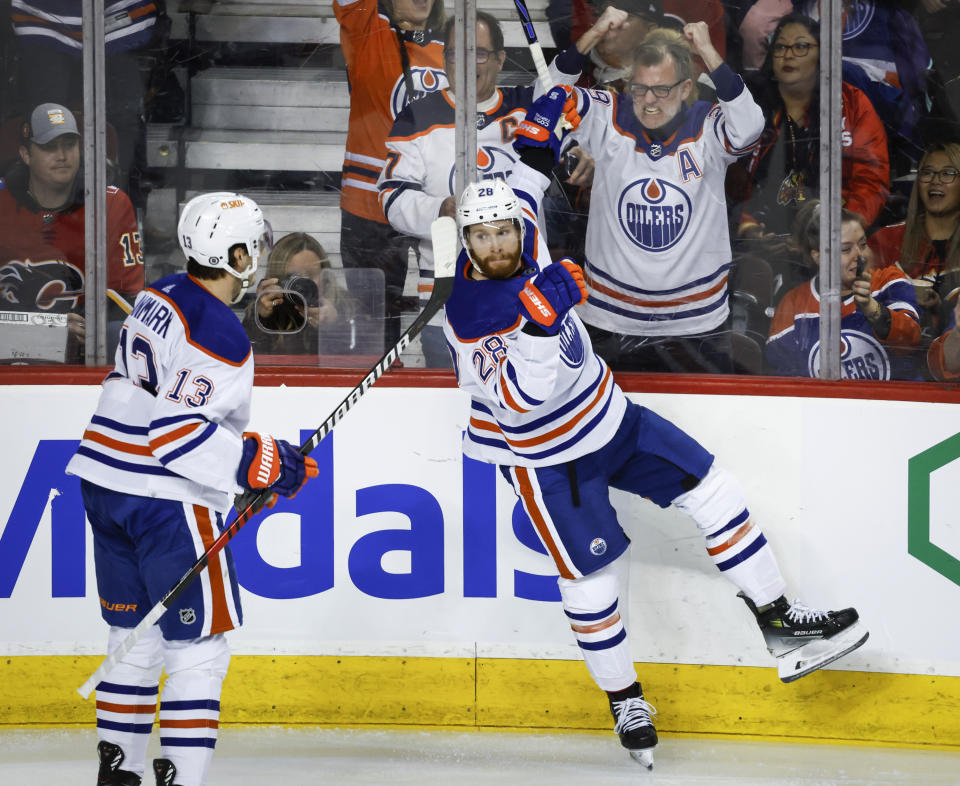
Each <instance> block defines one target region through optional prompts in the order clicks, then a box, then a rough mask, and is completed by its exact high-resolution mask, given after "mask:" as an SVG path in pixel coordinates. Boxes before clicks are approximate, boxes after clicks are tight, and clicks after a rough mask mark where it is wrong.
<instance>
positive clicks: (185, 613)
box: [180, 609, 197, 625]
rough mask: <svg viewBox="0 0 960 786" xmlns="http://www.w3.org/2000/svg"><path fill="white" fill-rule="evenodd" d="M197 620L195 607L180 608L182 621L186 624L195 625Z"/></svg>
mask: <svg viewBox="0 0 960 786" xmlns="http://www.w3.org/2000/svg"><path fill="white" fill-rule="evenodd" d="M196 621H197V613H196V612H195V611H194V610H193V609H180V622H182V623H183V624H184V625H193V623H194V622H196Z"/></svg>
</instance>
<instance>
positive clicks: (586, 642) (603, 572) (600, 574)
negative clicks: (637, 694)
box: [557, 556, 637, 691]
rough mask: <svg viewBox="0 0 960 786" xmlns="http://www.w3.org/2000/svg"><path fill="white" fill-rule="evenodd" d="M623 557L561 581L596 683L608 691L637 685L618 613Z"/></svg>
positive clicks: (571, 619) (565, 602) (567, 609)
mask: <svg viewBox="0 0 960 786" xmlns="http://www.w3.org/2000/svg"><path fill="white" fill-rule="evenodd" d="M623 559H625V557H624V556H621V557H619V558H618V559H616V560H614V561H613V562H612V563H611V564H609V565H607V566H605V567H603V568H601V569H600V570H598V571H596V572H595V573H591V574H589V575H587V576H583V577H582V578H579V579H564V578H561V579H558V580H557V583H558V585H559V587H560V595H561V597H562V598H563V610H564V612H565V613H566V615H567V619H568V620H569V622H570V627H571V628H572V629H573V635H574V636H575V637H576V639H577V644H579V645H580V652H582V653H583V660H584V663H586V665H587V670H588V671H589V672H590V676H591V677H593V680H594V682H596V683H597V685H598V686H599V687H600V688H601V690H605V691H617V690H623V689H624V688H626V687H629V686H630V685H632V684H633V683H634V682H636V681H637V672H636V669H635V668H634V666H633V660H632V659H631V658H630V647H629V644H628V642H627V631H626V629H625V628H624V626H623V620H622V619H621V617H620V611H619V605H620V601H619V589H620V588H619V565H620V563H621V560H623Z"/></svg>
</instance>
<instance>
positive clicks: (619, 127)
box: [572, 22, 763, 371]
mask: <svg viewBox="0 0 960 786" xmlns="http://www.w3.org/2000/svg"><path fill="white" fill-rule="evenodd" d="M692 55H699V56H700V57H701V58H702V59H703V61H704V63H705V64H706V66H707V68H708V69H710V79H711V80H712V82H713V84H714V86H715V88H716V93H717V99H718V103H717V104H712V105H711V104H708V103H706V102H699V101H698V102H695V103H693V104H692V105H691V106H689V107H687V106H686V105H685V101H686V100H687V99H688V97H689V96H690V95H691V92H692V90H693V89H694V82H693V78H692V77H693V70H692V69H693V66H692ZM629 89H630V92H629V93H625V94H620V93H609V92H606V91H603V90H583V89H581V88H578V89H577V94H578V104H579V110H580V114H581V115H582V117H583V122H582V123H581V124H580V127H579V128H578V129H577V131H576V132H575V133H574V134H573V135H572V136H573V138H574V139H576V140H577V141H579V142H580V144H581V145H582V146H583V147H585V148H587V149H588V150H589V151H590V152H591V153H592V154H593V155H594V157H595V158H596V174H595V176H594V185H593V191H592V194H591V197H590V212H589V218H588V221H587V235H586V259H585V261H584V278H585V280H586V282H587V287H588V289H589V291H590V295H589V297H588V299H587V302H586V303H584V304H583V305H582V306H581V307H580V308H579V309H578V313H579V314H580V316H581V318H582V319H583V321H584V322H586V323H587V325H588V329H589V330H590V334H591V336H592V337H593V339H594V346H595V348H596V349H597V352H599V353H600V354H601V355H602V356H603V357H604V358H605V359H606V360H607V361H608V362H610V363H611V364H613V365H614V367H615V368H623V369H629V370H679V371H694V370H696V371H728V370H730V367H731V361H730V356H729V338H728V334H727V331H726V330H725V323H726V321H727V316H728V314H729V307H728V302H727V276H728V273H729V270H730V259H731V252H730V240H729V235H728V229H727V208H726V199H725V194H724V180H725V177H726V170H727V167H728V166H729V165H730V164H732V163H733V162H734V161H735V160H736V159H737V157H738V156H741V155H744V154H745V153H747V152H749V150H750V149H751V147H752V146H753V145H754V143H755V142H756V140H757V137H758V136H759V135H760V132H761V131H762V129H763V115H762V113H761V111H760V107H759V106H757V104H756V102H755V101H754V100H753V97H752V96H751V95H750V92H749V91H748V90H747V89H746V87H745V85H744V83H743V80H742V79H741V78H740V77H739V76H738V75H737V74H735V73H734V72H733V71H732V70H731V69H730V68H729V66H727V65H726V63H724V61H723V59H722V58H721V57H720V55H719V54H718V52H717V51H716V49H715V48H714V47H713V44H712V43H711V42H710V31H709V28H708V27H707V25H706V23H704V22H695V23H691V24H687V25H685V26H684V28H683V33H682V34H681V33H678V32H676V31H673V30H666V29H657V30H654V31H653V32H651V33H650V34H649V35H648V36H647V37H646V38H645V39H644V42H643V43H642V44H641V45H640V46H639V47H638V48H637V50H636V53H635V56H634V64H633V73H632V76H631V81H630V86H629Z"/></svg>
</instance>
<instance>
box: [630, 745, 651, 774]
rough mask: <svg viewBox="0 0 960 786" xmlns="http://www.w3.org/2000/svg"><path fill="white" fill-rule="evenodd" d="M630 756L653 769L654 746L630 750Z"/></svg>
mask: <svg viewBox="0 0 960 786" xmlns="http://www.w3.org/2000/svg"><path fill="white" fill-rule="evenodd" d="M630 758H631V759H633V760H634V761H635V762H637V764H640V765H642V766H644V767H646V768H647V769H648V770H652V769H653V748H640V749H638V750H633V751H630Z"/></svg>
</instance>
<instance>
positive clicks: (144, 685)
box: [97, 625, 163, 776]
mask: <svg viewBox="0 0 960 786" xmlns="http://www.w3.org/2000/svg"><path fill="white" fill-rule="evenodd" d="M129 633H130V628H118V627H114V626H111V628H110V636H109V639H108V644H107V649H108V651H109V652H113V651H114V650H115V649H116V648H117V647H118V646H120V643H121V642H122V641H123V640H124V639H125V638H126V637H127V634H129ZM160 644H161V637H160V628H158V627H157V626H156V625H154V626H153V627H152V628H150V630H148V631H147V632H146V633H145V634H144V635H143V636H142V637H141V639H140V641H138V642H137V643H136V645H135V646H134V647H133V649H132V650H130V652H128V653H127V654H126V655H125V656H124V658H123V660H121V661H120V663H118V664H117V666H116V668H114V669H113V671H111V672H110V675H109V680H104V681H103V682H101V683H100V684H99V685H97V739H98V740H101V741H103V742H112V743H113V744H114V745H119V746H120V748H121V750H123V755H124V760H123V763H122V764H121V765H120V769H122V770H128V771H129V772H135V773H136V774H137V775H140V776H142V775H143V772H144V769H145V767H146V763H145V759H146V755H147V743H148V742H149V741H150V732H151V731H152V730H153V718H154V716H155V715H156V714H157V685H158V683H159V680H160V670H161V668H162V666H163V658H162V656H161V654H160Z"/></svg>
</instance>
